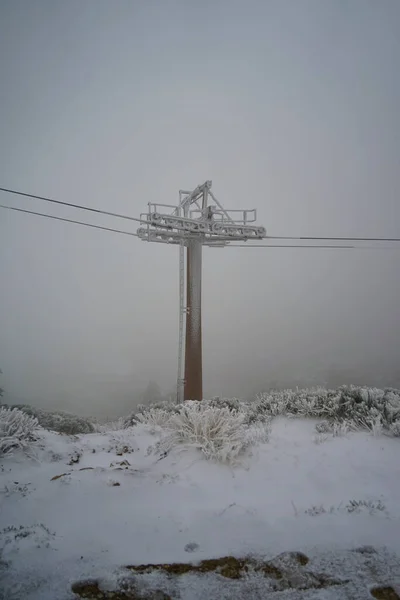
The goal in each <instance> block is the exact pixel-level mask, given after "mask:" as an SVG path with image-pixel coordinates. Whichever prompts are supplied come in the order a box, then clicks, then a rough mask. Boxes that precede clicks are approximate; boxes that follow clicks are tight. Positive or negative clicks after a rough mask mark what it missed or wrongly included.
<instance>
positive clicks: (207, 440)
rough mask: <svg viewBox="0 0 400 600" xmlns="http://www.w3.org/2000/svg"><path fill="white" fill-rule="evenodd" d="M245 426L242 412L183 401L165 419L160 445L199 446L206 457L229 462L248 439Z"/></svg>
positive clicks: (239, 452) (246, 446)
mask: <svg viewBox="0 0 400 600" xmlns="http://www.w3.org/2000/svg"><path fill="white" fill-rule="evenodd" d="M246 429H247V428H246V427H244V413H239V412H233V411H231V410H229V409H228V408H226V407H225V408H216V407H212V406H209V404H208V403H204V404H203V403H202V402H186V403H185V405H183V406H182V407H181V408H180V410H179V412H178V413H176V414H173V415H172V416H171V418H170V420H169V421H168V430H169V435H168V436H167V437H166V438H165V439H164V440H163V443H162V446H163V448H164V450H166V451H168V450H169V449H170V448H172V447H174V446H176V445H179V444H184V445H186V446H192V447H194V448H197V449H199V450H201V452H202V453H203V454H204V455H205V456H206V458H208V459H214V460H217V461H220V462H224V463H232V462H234V461H235V460H236V459H237V457H238V456H239V455H240V454H241V453H242V452H243V451H244V450H245V449H246V448H248V446H249V444H250V443H251V442H250V440H249V438H248V437H247V435H246Z"/></svg>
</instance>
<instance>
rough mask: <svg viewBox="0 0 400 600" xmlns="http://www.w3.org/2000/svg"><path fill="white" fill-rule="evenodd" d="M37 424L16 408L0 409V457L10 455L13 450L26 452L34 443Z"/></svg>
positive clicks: (35, 420)
mask: <svg viewBox="0 0 400 600" xmlns="http://www.w3.org/2000/svg"><path fill="white" fill-rule="evenodd" d="M38 427H39V424H38V422H37V419H35V418H34V417H31V416H29V415H27V414H25V413H23V412H22V411H21V410H18V409H17V408H5V407H1V408H0V456H4V455H7V454H10V453H11V452H12V451H13V450H16V449H20V450H24V451H26V450H28V448H29V447H30V446H31V445H32V443H33V442H35V441H36V439H37V438H36V430H37V429H38Z"/></svg>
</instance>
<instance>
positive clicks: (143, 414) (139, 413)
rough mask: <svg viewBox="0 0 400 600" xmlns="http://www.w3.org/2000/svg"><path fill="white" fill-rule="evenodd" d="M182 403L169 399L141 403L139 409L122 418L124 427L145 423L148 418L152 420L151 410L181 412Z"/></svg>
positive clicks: (171, 412) (170, 412) (169, 412)
mask: <svg viewBox="0 0 400 600" xmlns="http://www.w3.org/2000/svg"><path fill="white" fill-rule="evenodd" d="M181 406H182V405H178V404H174V403H173V402H169V401H165V400H164V401H161V402H154V403H153V404H150V405H145V404H139V405H138V407H137V409H136V410H135V411H134V412H132V413H131V414H130V415H128V416H127V417H123V418H122V423H123V429H127V428H128V427H132V426H133V425H137V424H138V423H144V422H146V420H147V419H148V420H151V416H149V412H152V411H163V413H168V414H175V413H177V412H179V410H180V407H181Z"/></svg>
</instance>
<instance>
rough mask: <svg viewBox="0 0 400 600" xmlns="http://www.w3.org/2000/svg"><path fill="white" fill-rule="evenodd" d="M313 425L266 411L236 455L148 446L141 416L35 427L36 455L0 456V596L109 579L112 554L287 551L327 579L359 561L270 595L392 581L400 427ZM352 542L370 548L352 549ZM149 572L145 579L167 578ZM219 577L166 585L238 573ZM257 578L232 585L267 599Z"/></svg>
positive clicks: (185, 589)
mask: <svg viewBox="0 0 400 600" xmlns="http://www.w3.org/2000/svg"><path fill="white" fill-rule="evenodd" d="M315 423H316V422H315V421H313V420H300V419H286V418H278V419H275V420H274V421H273V422H272V429H271V434H270V439H269V442H268V443H263V444H259V445H258V446H256V447H255V448H252V450H251V451H249V452H248V453H247V455H245V456H244V457H243V459H242V461H241V464H240V465H239V466H235V467H229V466H225V465H221V464H216V463H214V462H212V461H208V460H206V459H205V458H204V456H203V455H202V454H201V453H200V452H199V451H198V450H195V449H193V448H189V449H188V448H184V447H176V448H174V449H173V450H172V451H171V452H169V453H168V454H167V455H166V456H161V457H160V454H157V453H154V452H153V453H151V452H148V448H149V446H154V444H155V443H156V442H157V439H158V436H159V433H154V432H151V430H150V429H149V427H147V426H145V425H137V426H136V427H133V428H129V429H127V430H123V431H114V432H108V433H96V434H87V435H80V436H76V437H68V436H65V435H59V434H56V433H51V432H47V431H42V433H41V443H40V447H38V448H36V450H35V454H36V458H32V459H30V458H27V457H26V456H25V455H23V454H22V453H21V454H18V453H15V454H14V455H13V456H11V457H3V458H2V459H1V460H0V465H1V469H0V471H1V472H0V530H1V533H0V549H1V550H2V553H1V555H0V559H1V563H0V578H1V581H2V583H1V585H0V589H1V592H2V593H3V596H1V592H0V598H3V599H4V600H5V599H7V600H22V599H26V600H68V599H72V598H75V596H74V594H73V593H72V592H71V584H72V583H73V582H74V581H77V580H82V579H85V578H88V577H90V578H98V577H100V578H105V580H106V581H108V582H109V584H110V585H112V584H113V581H114V582H115V577H116V575H115V574H118V573H120V571H118V569H120V568H121V567H123V566H124V565H135V564H147V563H152V564H154V563H167V562H168V563H171V562H196V561H200V560H203V559H208V558H215V557H221V556H226V555H232V556H236V557H243V556H247V555H249V554H251V555H257V556H259V557H262V558H265V559H271V558H273V557H275V556H276V555H278V554H279V553H281V552H287V551H301V552H304V553H305V554H307V556H309V557H310V559H311V562H310V565H311V567H312V565H316V568H317V567H318V568H320V570H321V568H322V566H323V568H324V569H325V572H327V573H329V574H330V575H333V576H336V577H345V578H349V569H350V571H351V573H353V575H354V577H356V575H355V574H356V573H358V575H357V577H358V578H359V579H358V580H357V581H358V584H357V585H358V587H357V586H356V587H354V589H353V592H351V590H350V591H349V589H350V588H348V587H346V586H339V587H332V588H328V589H324V590H314V591H310V592H309V594H310V595H309V596H305V595H296V594H299V592H297V591H295V590H294V591H290V592H276V593H274V595H273V597H274V598H278V597H280V596H281V594H286V595H284V596H283V597H285V598H293V599H294V598H303V597H304V598H305V597H307V598H369V597H370V596H369V592H368V586H370V585H372V584H374V583H387V584H389V583H390V584H393V585H398V583H399V582H400V560H399V559H398V558H396V554H397V555H398V556H400V439H398V438H397V439H395V438H390V437H386V436H384V435H379V436H373V435H371V433H367V432H354V433H347V434H346V435H345V436H343V437H339V436H338V437H334V436H333V435H330V434H327V435H326V436H317V437H316V434H315ZM69 463H71V464H69ZM119 463H122V464H119ZM59 475H61V477H57V476H59ZM20 527H22V528H21V529H20ZM14 528H17V531H16V530H15V529H14ZM361 546H373V547H374V548H375V549H377V551H378V553H377V554H376V555H371V554H368V552H366V553H360V552H359V553H357V552H354V550H355V549H357V548H359V547H361ZM371 556H375V557H376V558H375V559H374V560H375V567H374V568H371V569H369V570H368V569H367V568H366V563H365V561H366V560H367V561H368V560H369V561H371V560H372V559H371ZM322 563H323V565H322ZM396 565H397V566H396ZM360 573H361V575H360ZM361 576H362V580H361V579H360V577H361ZM143 577H144V579H145V577H146V576H143ZM147 577H149V576H147ZM154 577H155V576H154ZM157 577H158V580H159V581H158V584H159V585H158V587H160V586H162V585H164V584H165V585H167V584H168V585H171V583H170V581H169V579H168V581H167V580H166V581H165V582H164V583H163V581H162V577H161V575H158V576H157ZM185 578H186V579H185ZM222 580H223V578H221V577H220V576H218V575H210V576H202V577H199V576H194V575H191V574H189V575H187V576H182V578H181V583H180V584H179V585H180V588H179V594H180V596H181V598H182V600H189V599H190V600H191V599H193V600H194V599H200V598H203V599H205V598H209V599H210V600H213V599H214V598H215V599H217V598H225V597H226V598H228V597H231V598H233V597H239V595H238V594H239V592H240V590H239V588H235V587H232V586H238V585H239V584H238V582H232V581H229V580H228V581H227V580H224V581H222ZM168 582H169V583H168ZM360 582H361V583H360ZM176 585H178V584H176ZM259 585H261V584H260V582H259V580H258V578H257V577H256V576H254V578H253V580H252V579H251V577H250V578H248V579H246V582H244V583H243V584H242V590H243V594H244V596H245V597H246V598H247V599H248V600H250V598H253V597H254V598H269V597H270V596H269V595H266V591H265V590H264V595H262V593H261V591H260V589H261V588H259V587H257V586H259ZM263 585H264V586H265V585H266V584H265V583H263ZM354 585H355V584H354ZM360 585H361V587H360ZM230 586H231V587H230ZM243 586H244V587H243ZM363 586H364V587H363ZM360 589H362V590H363V591H361V592H360ZM207 590H208V591H207ZM251 590H252V591H251ZM170 593H171V592H170ZM307 593H308V592H307ZM234 594H236V596H235V595H234ZM257 594H258V595H257ZM288 594H289V595H288ZM341 594H344V595H341ZM363 594H364V595H363ZM172 597H174V596H173V594H172ZM271 597H272V596H271Z"/></svg>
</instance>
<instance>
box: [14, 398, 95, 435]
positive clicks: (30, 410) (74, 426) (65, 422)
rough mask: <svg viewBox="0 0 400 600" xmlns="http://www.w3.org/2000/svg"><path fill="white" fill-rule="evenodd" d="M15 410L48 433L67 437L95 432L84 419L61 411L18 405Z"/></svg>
mask: <svg viewBox="0 0 400 600" xmlns="http://www.w3.org/2000/svg"><path fill="white" fill-rule="evenodd" d="M11 408H13V407H11ZM15 408H18V409H19V410H21V411H22V412H24V413H25V414H27V415H30V416H32V417H34V418H36V419H37V421H38V423H39V425H40V426H41V427H43V428H44V429H49V430H50V431H57V432H58V433H65V434H67V435H78V434H80V433H93V432H94V431H95V428H94V425H93V423H91V422H90V421H89V420H88V419H85V418H84V417H77V416H76V415H71V414H69V413H65V412H62V411H59V412H49V411H46V410H43V409H41V408H37V407H34V406H29V405H27V404H19V405H17V406H16V407H15Z"/></svg>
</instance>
